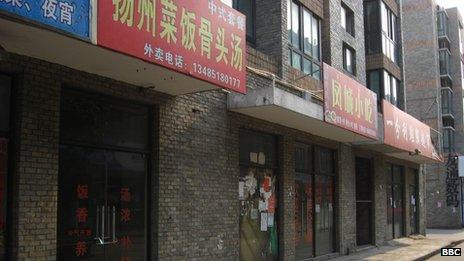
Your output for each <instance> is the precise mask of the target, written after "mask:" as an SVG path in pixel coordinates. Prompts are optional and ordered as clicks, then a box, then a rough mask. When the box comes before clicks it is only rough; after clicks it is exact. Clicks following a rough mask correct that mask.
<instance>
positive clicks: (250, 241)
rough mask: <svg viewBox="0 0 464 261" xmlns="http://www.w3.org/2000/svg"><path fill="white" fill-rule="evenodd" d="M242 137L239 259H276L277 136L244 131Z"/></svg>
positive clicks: (241, 132) (240, 138)
mask: <svg viewBox="0 0 464 261" xmlns="http://www.w3.org/2000/svg"><path fill="white" fill-rule="evenodd" d="M239 140H240V153H239V154H240V155H239V159H240V178H239V193H238V194H239V195H238V196H239V201H240V221H239V222H240V260H257V259H258V260H277V259H278V256H279V255H278V248H279V247H278V246H279V244H278V233H279V232H278V229H277V228H278V214H277V213H278V204H277V202H279V201H278V193H277V191H278V188H277V187H278V180H277V175H276V174H277V172H276V167H277V160H276V139H275V137H274V136H272V135H268V134H262V133H257V132H252V131H246V130H242V131H240V135H239Z"/></svg>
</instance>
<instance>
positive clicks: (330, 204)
mask: <svg viewBox="0 0 464 261" xmlns="http://www.w3.org/2000/svg"><path fill="white" fill-rule="evenodd" d="M329 211H333V205H332V203H329Z"/></svg>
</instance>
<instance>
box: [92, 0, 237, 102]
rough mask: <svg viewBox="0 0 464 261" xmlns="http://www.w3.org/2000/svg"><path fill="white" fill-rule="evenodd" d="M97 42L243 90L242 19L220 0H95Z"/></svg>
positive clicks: (229, 87)
mask: <svg viewBox="0 0 464 261" xmlns="http://www.w3.org/2000/svg"><path fill="white" fill-rule="evenodd" d="M98 44H99V45H101V46H104V47H107V48H109V49H113V50H115V51H119V52H122V53H125V54H129V55H132V56H135V57H137V58H140V59H143V60H145V61H148V62H151V63H155V64H158V65H162V66H164V67H166V68H169V69H172V70H175V71H178V72H181V73H184V74H187V75H192V76H193V77H195V78H198V79H201V80H205V81H208V82H211V83H213V84H216V85H218V86H221V87H224V88H227V89H230V90H233V91H237V92H241V93H245V92H246V18H245V16H244V15H243V14H241V13H240V12H238V11H236V10H234V9H232V8H231V7H228V6H227V5H225V4H223V3H222V2H221V1H220V0H195V1H192V0H111V1H110V0H101V1H98Z"/></svg>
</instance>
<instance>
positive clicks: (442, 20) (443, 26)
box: [437, 11, 449, 37]
mask: <svg viewBox="0 0 464 261" xmlns="http://www.w3.org/2000/svg"><path fill="white" fill-rule="evenodd" d="M448 26H449V18H448V15H447V14H446V12H444V11H440V12H438V13H437V30H438V36H439V37H442V36H448Z"/></svg>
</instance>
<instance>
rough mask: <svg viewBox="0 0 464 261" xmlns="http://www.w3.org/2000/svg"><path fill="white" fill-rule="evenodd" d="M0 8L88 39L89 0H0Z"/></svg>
mask: <svg viewBox="0 0 464 261" xmlns="http://www.w3.org/2000/svg"><path fill="white" fill-rule="evenodd" d="M103 2H105V1H103ZM0 10H1V11H4V12H7V13H10V14H14V15H16V16H19V17H21V18H25V19H27V20H31V21H34V22H36V23H39V24H43V25H47V26H50V27H53V28H56V29H59V30H62V31H65V32H67V33H69V34H72V35H75V36H78V37H80V38H83V39H86V40H89V39H90V32H89V24H90V23H89V17H90V16H89V13H90V4H89V0H0Z"/></svg>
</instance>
